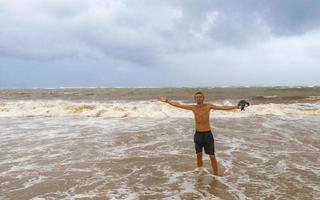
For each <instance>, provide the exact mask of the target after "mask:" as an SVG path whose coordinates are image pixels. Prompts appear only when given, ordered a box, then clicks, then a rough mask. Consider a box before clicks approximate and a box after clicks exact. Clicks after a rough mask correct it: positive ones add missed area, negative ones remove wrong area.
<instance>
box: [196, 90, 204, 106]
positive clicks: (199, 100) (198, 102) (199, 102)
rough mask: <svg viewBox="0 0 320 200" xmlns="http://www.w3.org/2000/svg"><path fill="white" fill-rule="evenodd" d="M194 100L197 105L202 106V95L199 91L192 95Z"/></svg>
mask: <svg viewBox="0 0 320 200" xmlns="http://www.w3.org/2000/svg"><path fill="white" fill-rule="evenodd" d="M194 100H195V101H196V102H197V104H202V103H203V101H204V94H203V93H202V92H200V91H198V92H196V93H195V94H194Z"/></svg>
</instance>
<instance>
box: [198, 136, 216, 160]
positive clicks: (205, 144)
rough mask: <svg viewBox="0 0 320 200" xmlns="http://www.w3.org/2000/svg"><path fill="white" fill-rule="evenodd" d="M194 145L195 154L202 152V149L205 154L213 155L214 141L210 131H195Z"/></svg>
mask: <svg viewBox="0 0 320 200" xmlns="http://www.w3.org/2000/svg"><path fill="white" fill-rule="evenodd" d="M194 145H195V149H196V153H200V152H202V148H204V151H205V153H206V154H209V155H214V139H213V135H212V133H211V131H205V132H200V131H196V133H195V134H194Z"/></svg>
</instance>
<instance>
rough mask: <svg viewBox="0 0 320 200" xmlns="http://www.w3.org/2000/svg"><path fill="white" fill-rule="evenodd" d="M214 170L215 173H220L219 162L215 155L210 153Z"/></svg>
mask: <svg viewBox="0 0 320 200" xmlns="http://www.w3.org/2000/svg"><path fill="white" fill-rule="evenodd" d="M210 160H211V166H212V171H213V174H214V175H216V176H217V175H218V162H217V159H216V156H215V155H210Z"/></svg>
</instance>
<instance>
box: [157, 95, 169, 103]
mask: <svg viewBox="0 0 320 200" xmlns="http://www.w3.org/2000/svg"><path fill="white" fill-rule="evenodd" d="M159 101H162V102H168V99H167V97H166V96H160V97H159Z"/></svg>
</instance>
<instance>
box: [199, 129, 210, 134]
mask: <svg viewBox="0 0 320 200" xmlns="http://www.w3.org/2000/svg"><path fill="white" fill-rule="evenodd" d="M196 133H200V134H204V133H212V132H211V130H207V131H197V130H196Z"/></svg>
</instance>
